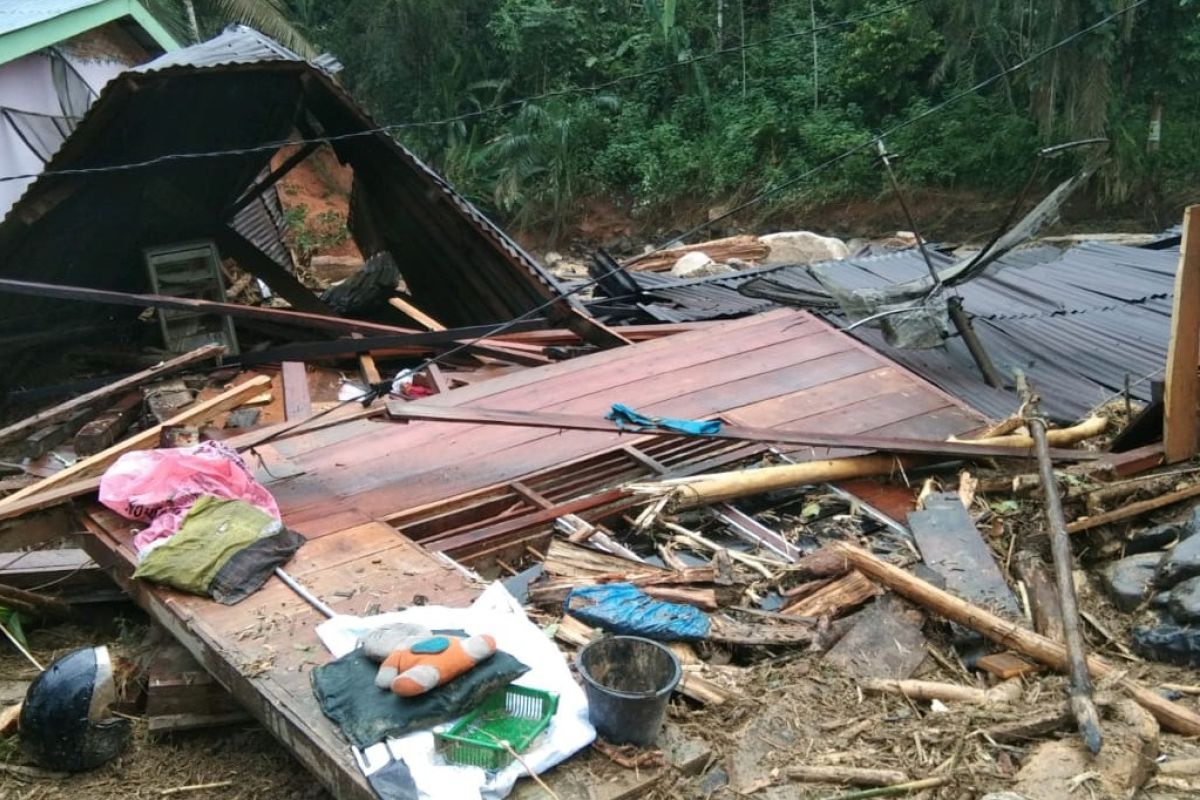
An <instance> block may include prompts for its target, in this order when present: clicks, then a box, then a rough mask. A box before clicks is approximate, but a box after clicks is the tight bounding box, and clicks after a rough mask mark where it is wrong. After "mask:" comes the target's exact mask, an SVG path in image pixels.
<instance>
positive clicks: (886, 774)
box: [785, 766, 909, 786]
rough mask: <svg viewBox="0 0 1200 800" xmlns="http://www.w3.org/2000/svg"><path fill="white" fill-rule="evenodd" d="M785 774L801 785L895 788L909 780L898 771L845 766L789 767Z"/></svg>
mask: <svg viewBox="0 0 1200 800" xmlns="http://www.w3.org/2000/svg"><path fill="white" fill-rule="evenodd" d="M785 774H786V775H787V776H788V779H789V780H793V781H800V782H801V783H840V784H845V785H849V786H895V785H896V784H898V783H904V782H906V781H907V780H908V779H909V778H908V775H906V774H905V773H903V772H901V771H900V770H898V769H867V768H865V767H843V766H836V767H788V768H787V771H786V772H785Z"/></svg>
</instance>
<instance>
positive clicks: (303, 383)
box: [279, 361, 313, 422]
mask: <svg viewBox="0 0 1200 800" xmlns="http://www.w3.org/2000/svg"><path fill="white" fill-rule="evenodd" d="M279 372H280V375H282V378H283V414H284V419H286V420H287V421H288V422H291V421H293V420H298V419H307V418H308V417H311V416H312V413H313V411H312V398H311V397H310V395H309V391H308V368H307V367H306V366H305V364H304V362H303V361H284V362H283V363H282V364H280V366H279Z"/></svg>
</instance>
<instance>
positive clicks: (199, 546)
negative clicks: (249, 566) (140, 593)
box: [133, 495, 280, 595]
mask: <svg viewBox="0 0 1200 800" xmlns="http://www.w3.org/2000/svg"><path fill="white" fill-rule="evenodd" d="M279 528H280V523H279V522H278V521H277V520H276V519H274V518H273V517H272V516H271V515H270V514H268V513H266V512H265V511H262V510H260V509H258V508H256V507H254V506H252V505H250V504H249V503H247V502H245V501H244V500H221V499H219V498H216V497H212V496H210V495H205V496H204V497H201V498H200V499H199V500H197V501H196V503H195V504H194V505H193V506H192V507H191V509H190V510H189V511H188V513H187V516H186V517H184V518H183V524H182V525H180V526H179V530H178V531H177V532H176V533H175V534H174V535H173V536H171V538H169V539H167V541H165V542H163V543H162V544H160V545H159V546H158V547H155V548H154V549H153V550H151V551H150V552H149V553H147V554H146V555H145V556H144V557H143V558H142V560H141V563H139V564H138V567H137V570H136V571H135V572H134V573H133V577H135V578H144V579H146V580H148V581H154V582H155V583H162V584H166V585H167V586H173V587H175V588H176V589H182V590H183V591H185V592H192V593H193V594H205V595H206V594H208V589H209V586H210V585H211V584H212V581H213V578H215V577H216V575H217V573H218V572H220V571H221V567H223V566H225V564H226V562H228V561H229V559H231V558H233V557H234V556H235V555H236V554H237V553H239V552H240V551H242V550H243V549H245V548H246V547H247V546H248V545H250V544H251V543H253V542H254V541H256V540H257V539H259V538H260V537H262V536H268V535H270V534H272V533H275V532H277V531H278V530H279Z"/></svg>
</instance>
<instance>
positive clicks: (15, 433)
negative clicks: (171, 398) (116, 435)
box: [0, 344, 225, 443]
mask: <svg viewBox="0 0 1200 800" xmlns="http://www.w3.org/2000/svg"><path fill="white" fill-rule="evenodd" d="M223 352H225V348H224V347H223V346H222V345H219V344H210V345H205V346H204V347H200V348H197V349H195V350H193V351H191V352H190V353H184V354H183V355H181V356H176V357H175V358H172V359H170V360H167V361H164V362H162V363H161V364H159V365H157V366H154V367H151V368H149V369H144V370H142V371H141V372H138V373H135V374H133V375H130V376H128V377H125V378H122V379H120V380H118V381H113V382H112V383H110V384H108V385H106V386H102V387H100V388H99V389H95V390H93V391H90V392H87V393H86V394H81V395H78V396H76V397H72V398H71V399H70V400H66V401H64V402H62V403H59V404H58V405H56V406H54V407H52V408H47V409H45V410H44V411H39V412H38V413H36V414H34V415H32V416H29V417H26V418H25V419H23V420H20V421H19V422H14V423H13V424H11V425H7V426H5V427H3V428H0V443H3V442H7V441H11V440H13V439H15V438H17V437H19V436H21V435H22V434H25V433H28V432H30V431H34V430H37V429H39V428H41V427H42V426H43V425H46V424H49V423H51V422H57V421H60V420H62V419H65V418H66V417H68V416H70V414H71V413H72V412H74V411H75V410H76V409H79V408H85V407H87V406H90V405H92V404H94V403H98V402H100V401H101V400H106V399H108V398H110V397H114V396H116V395H118V394H121V393H122V392H126V391H128V390H130V389H136V388H137V387H139V386H141V385H142V384H144V383H149V382H150V381H152V380H154V379H155V378H160V377H162V376H164V375H169V374H170V373H172V372H177V371H178V370H181V369H183V368H184V367H188V366H192V365H194V364H199V363H200V362H202V361H207V360H208V359H210V358H216V357H217V356H219V355H221V353H223Z"/></svg>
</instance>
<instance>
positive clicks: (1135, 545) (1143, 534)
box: [1125, 522, 1187, 556]
mask: <svg viewBox="0 0 1200 800" xmlns="http://www.w3.org/2000/svg"><path fill="white" fill-rule="evenodd" d="M1183 531H1184V526H1183V525H1180V524H1178V523H1174V522H1171V523H1168V524H1166V525H1155V526H1154V527H1153V528H1145V529H1144V530H1140V531H1134V532H1133V534H1132V535H1130V537H1129V539H1128V540H1126V542H1125V555H1127V556H1131V555H1134V554H1135V553H1149V552H1153V551H1155V550H1159V551H1161V550H1165V549H1167V548H1168V547H1170V546H1171V545H1173V544H1175V543H1176V542H1178V541H1180V540H1181V539H1185V538H1187V537H1186V535H1185V534H1184V532H1183Z"/></svg>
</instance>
